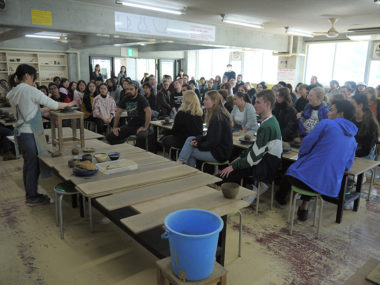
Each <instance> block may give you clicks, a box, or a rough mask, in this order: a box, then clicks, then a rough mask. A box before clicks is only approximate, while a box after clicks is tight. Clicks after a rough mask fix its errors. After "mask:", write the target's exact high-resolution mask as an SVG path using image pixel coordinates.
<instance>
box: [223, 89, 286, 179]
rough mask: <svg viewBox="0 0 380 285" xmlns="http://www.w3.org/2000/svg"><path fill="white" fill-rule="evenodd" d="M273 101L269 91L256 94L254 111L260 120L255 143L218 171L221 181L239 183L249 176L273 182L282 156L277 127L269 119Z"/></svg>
mask: <svg viewBox="0 0 380 285" xmlns="http://www.w3.org/2000/svg"><path fill="white" fill-rule="evenodd" d="M274 102H275V96H274V93H273V91H272V90H264V91H262V92H260V93H258V94H257V95H256V103H255V108H256V112H257V113H258V114H259V115H260V116H261V118H262V122H261V125H260V128H259V129H258V131H257V137H256V141H255V143H254V144H252V145H251V146H250V147H249V149H247V150H245V151H243V152H242V153H241V155H240V157H238V158H237V159H235V160H234V161H233V162H232V163H231V164H230V165H229V166H228V167H226V168H224V169H223V170H222V171H221V173H220V176H221V177H222V178H223V180H224V181H228V182H236V183H239V184H240V180H241V178H245V177H249V176H253V177H254V178H260V180H261V181H263V182H267V181H269V180H271V179H273V174H274V173H275V172H276V171H277V169H278V167H279V165H280V163H281V154H282V141H281V130H280V126H279V124H278V122H277V119H276V118H275V117H274V116H272V108H273V105H274Z"/></svg>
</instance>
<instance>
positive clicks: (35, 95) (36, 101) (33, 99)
mask: <svg viewBox="0 0 380 285" xmlns="http://www.w3.org/2000/svg"><path fill="white" fill-rule="evenodd" d="M7 99H8V100H9V103H10V104H11V106H12V111H13V114H14V116H15V118H18V119H19V120H18V121H17V122H16V124H17V125H18V124H21V123H22V122H23V120H22V118H21V115H20V114H17V115H16V105H18V108H19V111H20V112H21V114H22V115H23V116H24V119H25V120H26V121H29V120H31V119H33V117H34V116H35V115H36V113H37V111H38V109H39V108H40V105H43V106H45V107H48V108H49V109H51V110H57V109H58V102H56V101H54V100H53V99H50V98H49V97H48V96H46V95H45V94H44V93H42V92H41V91H40V90H38V89H37V88H35V87H32V86H30V85H28V84H25V83H20V84H19V85H17V86H16V87H14V88H13V89H12V90H11V91H9V93H8V94H7ZM20 131H21V132H22V133H33V132H32V129H31V127H30V125H29V124H23V125H22V127H21V128H20Z"/></svg>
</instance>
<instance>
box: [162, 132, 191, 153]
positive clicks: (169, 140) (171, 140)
mask: <svg viewBox="0 0 380 285" xmlns="http://www.w3.org/2000/svg"><path fill="white" fill-rule="evenodd" d="M185 141H186V140H183V139H181V138H180V137H177V136H174V135H168V136H165V137H163V138H162V144H163V145H164V146H165V149H167V150H169V148H170V147H176V148H182V147H183V144H184V143H185Z"/></svg>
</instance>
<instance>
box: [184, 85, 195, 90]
mask: <svg viewBox="0 0 380 285" xmlns="http://www.w3.org/2000/svg"><path fill="white" fill-rule="evenodd" d="M183 87H186V90H193V89H192V88H191V86H190V85H189V84H183V85H182V88H183Z"/></svg>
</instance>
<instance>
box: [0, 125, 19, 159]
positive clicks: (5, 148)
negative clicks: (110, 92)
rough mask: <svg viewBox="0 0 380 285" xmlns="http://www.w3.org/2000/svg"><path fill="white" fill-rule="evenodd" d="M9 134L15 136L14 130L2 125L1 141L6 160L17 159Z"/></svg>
mask: <svg viewBox="0 0 380 285" xmlns="http://www.w3.org/2000/svg"><path fill="white" fill-rule="evenodd" d="M7 136H13V132H12V131H11V130H10V129H8V128H6V127H3V126H0V143H1V149H2V152H3V160H4V161H6V160H12V159H16V157H15V155H14V154H13V153H12V152H11V143H10V141H9V140H8V139H7Z"/></svg>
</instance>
